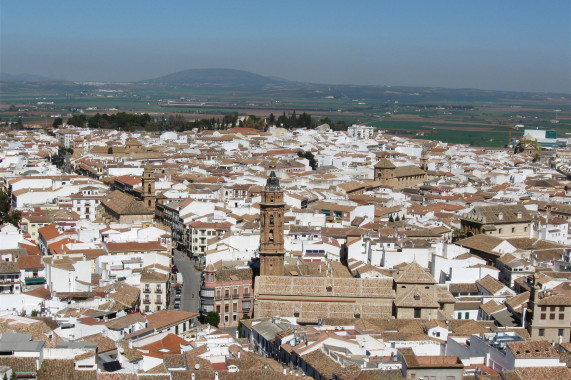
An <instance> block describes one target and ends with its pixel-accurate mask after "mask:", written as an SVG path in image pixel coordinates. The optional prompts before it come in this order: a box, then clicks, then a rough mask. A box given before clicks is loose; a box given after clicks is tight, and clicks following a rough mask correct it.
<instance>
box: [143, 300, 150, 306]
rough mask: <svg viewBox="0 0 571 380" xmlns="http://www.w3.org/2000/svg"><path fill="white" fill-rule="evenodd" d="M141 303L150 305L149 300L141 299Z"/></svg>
mask: <svg viewBox="0 0 571 380" xmlns="http://www.w3.org/2000/svg"><path fill="white" fill-rule="evenodd" d="M143 304H145V305H150V304H151V300H143Z"/></svg>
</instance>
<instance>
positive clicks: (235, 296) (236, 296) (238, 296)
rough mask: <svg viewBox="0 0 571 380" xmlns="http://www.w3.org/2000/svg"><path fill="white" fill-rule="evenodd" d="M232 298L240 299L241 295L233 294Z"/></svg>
mask: <svg viewBox="0 0 571 380" xmlns="http://www.w3.org/2000/svg"><path fill="white" fill-rule="evenodd" d="M232 298H240V295H239V294H232Z"/></svg>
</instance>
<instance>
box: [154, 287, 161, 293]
mask: <svg viewBox="0 0 571 380" xmlns="http://www.w3.org/2000/svg"><path fill="white" fill-rule="evenodd" d="M155 293H156V294H163V290H162V289H159V288H158V289H155Z"/></svg>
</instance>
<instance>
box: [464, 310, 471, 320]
mask: <svg viewBox="0 0 571 380" xmlns="http://www.w3.org/2000/svg"><path fill="white" fill-rule="evenodd" d="M464 319H470V312H468V311H467V312H465V313H464Z"/></svg>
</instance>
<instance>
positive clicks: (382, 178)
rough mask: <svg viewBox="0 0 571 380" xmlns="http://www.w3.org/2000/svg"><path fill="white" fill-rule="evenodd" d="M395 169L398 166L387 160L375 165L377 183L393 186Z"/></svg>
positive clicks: (382, 159) (381, 160) (384, 159)
mask: <svg viewBox="0 0 571 380" xmlns="http://www.w3.org/2000/svg"><path fill="white" fill-rule="evenodd" d="M395 169H396V166H395V165H394V164H393V163H392V162H390V161H389V160H387V159H386V158H381V159H380V160H379V162H377V163H376V164H375V168H374V170H375V181H379V182H381V184H383V185H387V186H393V185H394V179H395Z"/></svg>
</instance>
